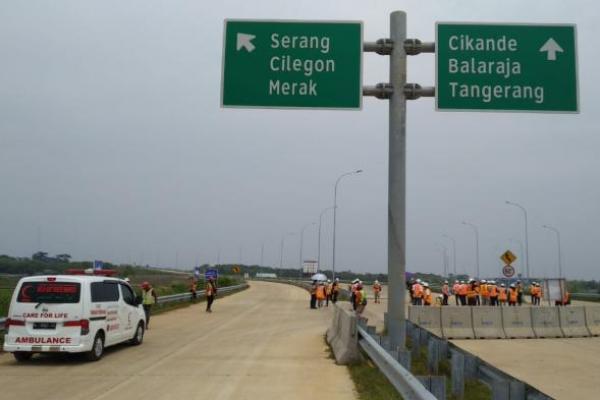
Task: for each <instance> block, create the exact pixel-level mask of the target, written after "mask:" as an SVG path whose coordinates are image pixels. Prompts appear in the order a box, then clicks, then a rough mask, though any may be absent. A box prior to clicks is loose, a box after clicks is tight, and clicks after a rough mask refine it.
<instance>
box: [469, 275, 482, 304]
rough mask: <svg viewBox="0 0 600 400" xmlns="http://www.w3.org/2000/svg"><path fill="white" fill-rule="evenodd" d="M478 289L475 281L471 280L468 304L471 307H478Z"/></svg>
mask: <svg viewBox="0 0 600 400" xmlns="http://www.w3.org/2000/svg"><path fill="white" fill-rule="evenodd" d="M477 297H479V296H478V288H477V282H476V281H475V279H471V280H470V281H469V284H468V285H467V303H468V304H469V305H470V306H476V305H477Z"/></svg>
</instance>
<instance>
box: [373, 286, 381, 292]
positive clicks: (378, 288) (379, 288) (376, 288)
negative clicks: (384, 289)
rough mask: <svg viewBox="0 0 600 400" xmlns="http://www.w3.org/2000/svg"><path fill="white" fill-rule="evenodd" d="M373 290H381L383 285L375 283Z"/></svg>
mask: <svg viewBox="0 0 600 400" xmlns="http://www.w3.org/2000/svg"><path fill="white" fill-rule="evenodd" d="M373 291H374V292H375V293H379V292H381V285H380V284H376V285H373Z"/></svg>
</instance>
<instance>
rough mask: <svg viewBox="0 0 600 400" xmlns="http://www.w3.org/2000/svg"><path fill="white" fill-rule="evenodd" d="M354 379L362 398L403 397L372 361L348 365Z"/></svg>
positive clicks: (385, 398)
mask: <svg viewBox="0 0 600 400" xmlns="http://www.w3.org/2000/svg"><path fill="white" fill-rule="evenodd" d="M348 370H349V371H350V376H351V377H352V380H353V381H354V386H355V387H356V392H357V393H358V398H359V399H361V400H393V399H402V397H401V396H400V395H399V394H398V392H397V391H396V388H395V387H393V386H392V384H391V383H390V382H389V381H388V380H387V378H386V377H385V376H384V375H383V374H382V373H381V372H380V371H379V369H378V368H377V367H376V366H375V365H374V364H373V363H372V362H371V361H370V360H367V361H364V362H361V363H356V364H351V365H349V366H348Z"/></svg>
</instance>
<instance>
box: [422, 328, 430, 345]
mask: <svg viewBox="0 0 600 400" xmlns="http://www.w3.org/2000/svg"><path fill="white" fill-rule="evenodd" d="M419 330H420V331H421V333H419V338H420V339H421V346H427V344H428V343H429V337H430V336H431V334H430V333H429V331H428V330H426V329H423V328H421V327H419Z"/></svg>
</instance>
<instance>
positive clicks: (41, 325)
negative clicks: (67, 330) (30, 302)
mask: <svg viewBox="0 0 600 400" xmlns="http://www.w3.org/2000/svg"><path fill="white" fill-rule="evenodd" d="M33 329H56V322H34V323H33Z"/></svg>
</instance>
